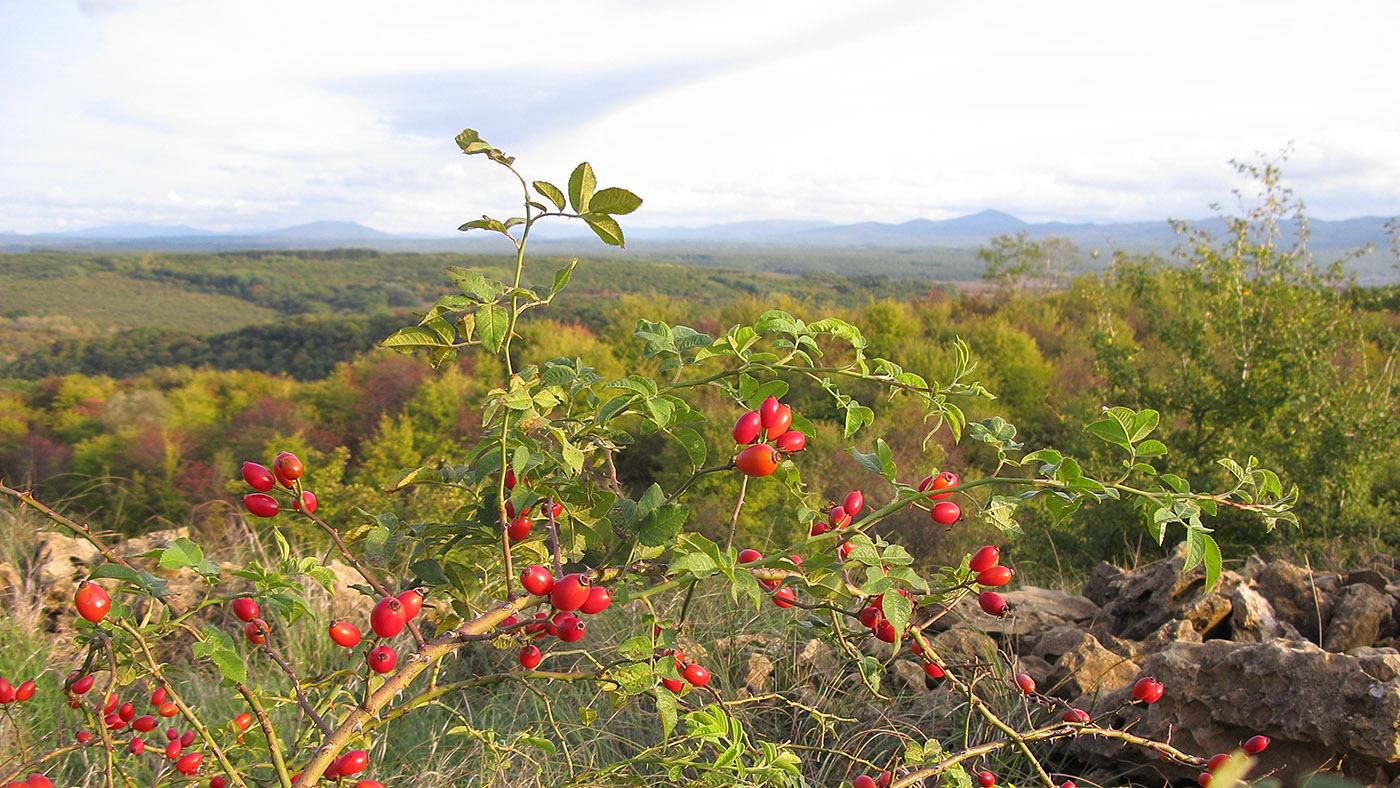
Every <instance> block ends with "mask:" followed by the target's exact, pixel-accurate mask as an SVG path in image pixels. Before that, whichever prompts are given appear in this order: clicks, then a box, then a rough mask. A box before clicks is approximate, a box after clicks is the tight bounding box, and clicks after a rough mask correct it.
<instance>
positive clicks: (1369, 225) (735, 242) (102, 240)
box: [0, 210, 1388, 265]
mask: <svg viewBox="0 0 1400 788" xmlns="http://www.w3.org/2000/svg"><path fill="white" fill-rule="evenodd" d="M1191 224H1192V225H1193V226H1195V227H1199V228H1204V229H1207V230H1210V231H1211V232H1213V233H1216V234H1219V233H1221V232H1222V231H1223V230H1224V225H1223V223H1222V222H1221V221H1220V220H1219V219H1215V218H1210V219H1202V220H1193V221H1192V222H1191ZM1384 224H1385V219H1383V218H1380V217H1374V216H1366V217H1358V218H1354V219H1345V220H1341V221H1321V220H1313V221H1312V222H1311V225H1310V226H1311V230H1312V239H1311V244H1312V248H1313V250H1314V251H1315V252H1316V253H1317V255H1318V256H1319V257H1329V256H1335V255H1339V254H1340V253H1342V252H1343V251H1345V250H1348V249H1353V248H1358V247H1362V246H1365V245H1366V244H1368V243H1372V244H1376V245H1377V246H1380V247H1384V245H1385V243H1386V239H1387V235H1386V232H1385V227H1384ZM1022 231H1025V232H1028V233H1029V234H1030V235H1031V237H1033V238H1043V237H1045V236H1051V235H1053V236H1059V237H1064V238H1068V239H1069V240H1071V241H1074V242H1075V243H1076V244H1078V245H1079V247H1080V248H1081V249H1082V250H1084V251H1085V252H1089V251H1095V250H1098V251H1101V252H1107V251H1109V250H1112V249H1127V250H1130V251H1160V252H1166V251H1169V250H1170V249H1172V248H1173V247H1174V246H1175V244H1176V242H1177V238H1176V234H1175V232H1174V231H1173V230H1172V228H1171V225H1170V224H1169V223H1168V222H1166V221H1157V222H1118V223H1103V224H1095V223H1077V224H1076V223H1066V222H1040V223H1028V222H1025V221H1022V220H1021V219H1019V218H1017V217H1015V216H1012V215H1011V214H1008V213H1004V212H1002V211H995V210H987V211H981V212H978V213H974V214H970V215H967V216H960V217H957V218H954V219H944V220H937V221H935V220H930V219H914V220H912V221H907V222H902V223H898V224H890V223H882V222H860V223H857V224H833V223H830V222H817V221H794V220H765V221H747V222H733V223H728V224H718V225H710V226H706V227H640V228H630V229H627V238H628V241H629V244H628V249H627V250H626V251H622V252H619V253H618V254H620V255H622V256H631V255H632V254H637V253H643V254H644V253H647V252H648V251H656V250H658V249H663V248H664V249H666V250H669V251H676V250H678V249H682V248H683V249H687V250H690V251H693V252H696V253H702V254H703V253H709V252H731V253H740V252H762V251H764V250H776V249H798V250H800V249H816V248H820V249H827V250H840V249H846V250H859V249H890V250H893V249H899V250H903V251H907V252H915V251H919V250H925V251H928V250H940V249H942V250H946V249H959V250H973V249H976V248H977V247H979V246H981V245H983V244H986V243H987V242H988V241H990V240H991V239H992V238H994V237H996V236H998V235H1014V234H1016V233H1019V232H1022ZM532 237H533V238H535V239H536V240H537V241H538V242H539V243H540V245H541V246H542V247H544V248H545V249H546V250H548V251H550V252H553V253H556V254H585V255H596V254H598V253H599V252H600V251H601V249H600V247H599V245H598V241H597V239H596V238H594V237H593V235H592V233H591V232H589V231H588V229H587V228H586V227H584V226H583V224H582V223H581V222H571V223H555V224H553V225H541V226H540V227H539V228H538V229H537V230H536V232H535V233H534V234H533V235H532ZM501 243H502V241H501V239H497V238H494V237H493V234H488V233H484V232H472V233H458V234H449V233H444V234H442V235H439V236H432V235H424V234H421V233H403V234H395V233H386V232H383V231H380V230H376V229H374V228H372V227H366V226H365V225H362V224H357V223H355V222H335V221H326V222H312V223H310V224H301V225H296V226H294V227H284V228H279V229H268V230H260V231H256V232H249V233H243V234H238V233H231V234H230V233H213V232H210V231H208V230H200V229H197V228H193V227H184V226H175V227H171V226H158V225H149V224H127V225H116V226H111V227H96V228H90V229H85V230H69V231H64V232H54V233H37V234H33V235H20V234H15V233H0V251H13V252H22V251H41V250H76V251H84V252H98V251H106V250H110V251H205V252H220V251H237V250H245V249H332V248H337V247H364V248H371V249H377V250H379V251H384V252H479V251H495V250H497V249H498V245H499V244H501ZM1387 265H1388V264H1387Z"/></svg>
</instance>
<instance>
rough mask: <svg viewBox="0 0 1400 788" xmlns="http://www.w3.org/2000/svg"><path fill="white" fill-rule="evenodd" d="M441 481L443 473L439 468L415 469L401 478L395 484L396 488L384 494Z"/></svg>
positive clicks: (425, 467)
mask: <svg viewBox="0 0 1400 788" xmlns="http://www.w3.org/2000/svg"><path fill="white" fill-rule="evenodd" d="M440 481H442V472H441V471H439V470H438V469H437V468H429V467H428V466H426V465H424V466H422V467H420V468H414V469H413V470H411V471H409V472H407V473H405V474H403V475H402V476H400V477H399V479H398V481H396V482H394V486H392V487H390V488H389V489H387V490H385V491H384V492H386V493H390V494H392V493H396V492H398V491H399V490H402V489H404V488H405V487H411V486H413V485H415V484H424V483H427V482H440Z"/></svg>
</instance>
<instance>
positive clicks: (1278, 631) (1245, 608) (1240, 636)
mask: <svg viewBox="0 0 1400 788" xmlns="http://www.w3.org/2000/svg"><path fill="white" fill-rule="evenodd" d="M1230 606H1231V613H1230V633H1231V639H1232V640H1236V641H1240V642H1254V643H1262V642H1265V641H1268V640H1273V639H1274V638H1276V637H1279V636H1281V635H1282V634H1283V629H1282V628H1281V627H1280V626H1279V623H1278V619H1277V618H1275V617H1274V606H1273V605H1271V604H1269V600H1267V599H1265V598H1264V597H1263V596H1262V595H1261V594H1260V593H1259V592H1258V591H1255V590H1254V589H1252V588H1249V587H1248V586H1243V585H1242V586H1238V587H1236V588H1235V590H1234V591H1232V592H1231V593H1230Z"/></svg>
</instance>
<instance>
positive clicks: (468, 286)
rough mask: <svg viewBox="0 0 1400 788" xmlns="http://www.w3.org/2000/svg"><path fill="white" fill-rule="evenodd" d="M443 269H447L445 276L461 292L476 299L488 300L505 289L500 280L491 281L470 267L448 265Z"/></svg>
mask: <svg viewBox="0 0 1400 788" xmlns="http://www.w3.org/2000/svg"><path fill="white" fill-rule="evenodd" d="M444 270H446V271H447V278H448V279H451V280H452V284H454V285H456V286H457V288H458V289H459V290H461V291H462V292H463V293H468V294H470V295H473V296H476V300H478V301H490V300H491V299H493V298H495V297H496V295H497V294H498V293H500V292H501V291H502V290H504V289H505V288H504V286H502V285H501V283H500V282H493V281H491V280H490V279H487V278H486V277H484V276H482V275H481V274H479V273H477V272H476V271H473V270H471V269H470V268H463V267H461V266H458V265H449V266H448V267H447V268H446V269H444Z"/></svg>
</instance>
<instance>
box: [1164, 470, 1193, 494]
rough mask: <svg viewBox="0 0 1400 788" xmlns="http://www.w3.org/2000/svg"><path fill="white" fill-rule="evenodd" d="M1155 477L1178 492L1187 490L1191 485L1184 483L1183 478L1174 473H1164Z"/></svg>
mask: <svg viewBox="0 0 1400 788" xmlns="http://www.w3.org/2000/svg"><path fill="white" fill-rule="evenodd" d="M1157 478H1159V479H1161V480H1162V483H1163V484H1165V485H1167V486H1168V487H1170V488H1172V489H1173V490H1175V491H1176V492H1178V493H1184V492H1186V491H1187V490H1190V489H1191V486H1190V485H1189V484H1187V483H1186V480H1185V479H1183V478H1181V477H1180V476H1177V475H1176V474H1174V473H1164V474H1162V475H1161V476H1159V477H1157Z"/></svg>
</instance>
